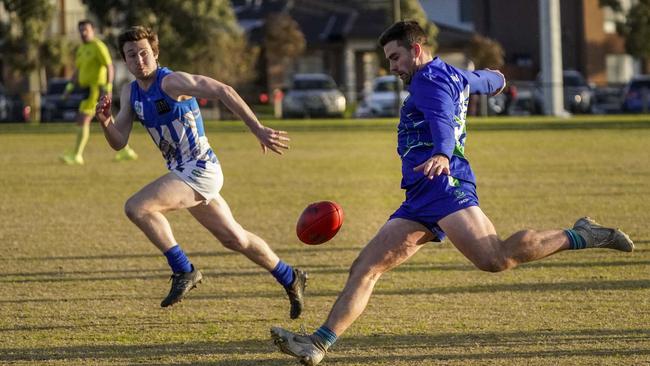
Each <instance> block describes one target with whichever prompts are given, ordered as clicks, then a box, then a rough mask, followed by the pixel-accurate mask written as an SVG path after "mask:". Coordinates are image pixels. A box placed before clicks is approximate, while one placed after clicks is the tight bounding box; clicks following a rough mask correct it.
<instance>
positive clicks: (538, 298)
mask: <svg viewBox="0 0 650 366" xmlns="http://www.w3.org/2000/svg"><path fill="white" fill-rule="evenodd" d="M346 123H348V121H343V122H322V123H319V122H306V123H304V124H303V123H302V122H293V123H291V122H276V126H278V127H283V128H286V129H288V130H289V131H290V132H292V150H291V151H290V152H289V153H288V154H286V155H285V156H283V157H277V156H263V155H261V154H260V153H259V148H258V146H257V145H256V142H255V140H254V139H253V137H252V136H251V135H250V134H246V133H242V132H241V131H243V129H242V128H241V127H239V126H240V125H235V124H231V123H218V124H217V123H210V124H208V126H207V130H208V135H209V137H210V139H211V140H210V141H211V143H212V145H213V147H214V148H215V150H216V151H217V154H218V155H219V157H220V159H221V160H222V164H223V168H224V171H225V175H226V181H225V186H224V189H223V191H222V193H223V195H224V197H225V198H226V200H227V201H228V202H229V203H230V205H231V207H232V208H233V211H234V214H235V216H236V217H237V218H238V220H239V221H240V222H241V223H242V225H244V226H245V227H246V228H248V229H249V230H251V231H253V232H256V233H258V234H259V235H260V236H262V237H264V238H266V239H267V241H268V242H269V243H270V244H271V246H272V247H273V248H275V249H276V251H277V252H278V254H279V255H280V256H281V257H282V258H283V259H284V260H285V261H287V262H289V263H292V264H296V265H298V266H301V267H304V268H306V269H307V270H308V271H309V272H310V274H311V282H310V284H309V288H308V293H307V308H306V311H305V313H304V317H303V319H301V320H299V321H291V320H289V319H288V314H287V313H288V306H287V305H288V302H287V300H286V299H285V295H284V291H283V290H282V289H281V288H280V287H279V286H278V285H277V284H276V283H275V281H274V280H273V278H272V277H271V276H270V275H268V274H267V273H265V272H264V271H263V270H261V269H259V268H257V267H255V266H254V265H253V264H252V263H250V262H248V261H247V260H245V259H244V258H243V257H242V256H239V255H235V254H233V253H230V252H228V251H227V250H225V249H224V248H223V247H221V246H220V245H219V244H218V243H217V242H216V241H215V240H214V239H213V238H212V237H211V236H210V235H209V234H208V233H207V232H206V231H204V230H203V229H202V228H201V227H200V226H199V225H198V224H197V223H196V222H195V221H193V219H192V218H191V217H190V215H188V214H187V213H185V212H178V213H172V214H170V215H169V218H170V221H171V223H172V227H173V228H174V230H175V235H176V238H177V240H178V241H179V242H180V243H181V244H182V245H183V247H184V248H185V249H186V251H188V252H189V255H190V258H191V259H192V260H193V262H194V263H195V265H197V267H199V268H201V269H202V270H203V271H204V275H205V276H206V281H205V283H204V284H202V285H201V286H200V287H199V288H198V289H197V290H195V291H194V292H192V293H191V294H190V296H189V298H188V299H187V300H186V301H184V302H183V303H181V304H180V305H178V306H175V307H173V308H171V309H161V308H160V307H159V303H160V300H161V299H162V297H163V296H164V295H165V294H166V292H167V290H168V283H167V279H168V276H169V269H168V267H167V264H166V261H165V259H164V257H163V256H162V255H160V254H159V253H158V252H157V251H156V250H155V249H154V247H153V246H152V245H151V244H150V243H148V241H147V240H146V238H145V237H144V236H143V235H142V234H141V233H140V232H139V231H138V230H137V229H136V228H135V226H133V225H132V224H131V223H130V222H128V220H127V219H126V217H125V216H124V214H123V213H122V205H123V203H124V201H125V200H126V199H127V198H128V197H129V195H130V194H132V193H133V192H135V191H136V190H137V189H139V188H140V187H141V186H143V185H144V184H146V183H147V182H148V181H150V180H151V179H153V178H155V177H157V176H159V175H161V174H163V173H164V164H163V163H162V160H161V158H160V156H159V153H158V152H157V151H156V150H155V149H154V147H153V145H152V144H151V142H150V139H149V137H148V136H147V135H145V134H144V133H143V132H142V130H141V129H138V130H137V131H136V133H135V134H134V136H133V140H132V145H133V146H134V147H135V148H136V150H137V151H138V153H139V154H140V156H141V158H140V160H138V161H136V162H132V163H113V162H112V161H110V160H111V158H112V152H111V151H110V150H109V149H108V147H107V145H106V144H105V142H104V141H103V140H102V139H103V137H102V136H101V135H100V134H99V133H97V131H95V133H93V134H92V136H91V141H90V144H89V146H88V149H87V154H86V161H87V165H86V166H83V167H67V166H62V165H60V164H59V163H58V162H57V160H56V157H57V155H58V154H59V153H60V152H62V151H63V150H64V148H65V147H67V146H69V144H71V143H72V142H73V135H72V129H71V127H70V126H67V125H65V126H64V125H49V126H48V125H46V126H41V127H40V128H38V129H30V128H27V129H26V128H23V127H20V126H1V125H0V149H1V151H2V154H0V163H1V166H2V168H1V170H0V186H1V187H2V190H1V193H0V198H1V199H0V218H1V220H2V224H1V229H0V240H1V243H2V248H3V255H2V256H1V258H0V283H1V285H2V287H1V288H2V290H3V291H2V293H3V296H2V298H1V299H0V335H1V336H2V340H3V341H2V343H1V344H0V364H21V365H82V364H83V365H86V364H93V365H96V364H101V365H126V364H129V365H131V364H156V365H178V364H193V365H261V364H263V365H288V364H293V361H292V360H290V359H289V358H287V357H285V356H284V355H282V354H279V353H278V352H276V351H275V348H274V347H273V345H272V343H271V342H270V341H269V337H268V328H269V327H270V326H271V325H281V326H286V327H289V328H292V329H298V328H299V327H300V325H301V324H304V325H305V328H306V329H307V330H311V329H313V328H315V327H317V326H319V325H320V324H321V322H322V321H323V320H324V317H325V316H326V314H327V312H328V310H329V308H330V306H331V305H332V303H333V301H334V300H335V298H336V295H337V294H338V291H340V289H341V288H342V286H343V284H344V281H345V279H346V275H347V268H348V266H349V264H350V263H351V262H352V260H353V259H354V258H355V256H356V254H357V253H358V251H359V249H360V248H361V247H362V246H363V245H364V243H365V242H366V241H367V240H369V239H370V237H371V236H372V235H373V234H374V233H375V231H376V230H377V229H378V227H379V226H380V225H381V224H382V223H383V222H384V221H385V219H386V218H387V216H388V215H389V214H390V213H391V212H392V210H394V209H395V208H396V207H397V206H398V204H399V203H400V202H401V199H402V195H403V193H402V192H401V191H400V190H399V178H400V176H399V160H398V158H397V156H396V154H395V147H394V140H395V135H394V126H393V125H392V124H391V123H390V122H386V121H367V122H351V121H350V122H349V123H348V124H346ZM470 123H471V122H470ZM490 123H493V122H489V121H488V122H487V123H486V124H484V125H482V124H481V123H477V124H476V128H475V130H472V129H471V127H470V133H469V140H468V146H467V152H468V154H469V157H470V160H471V161H472V163H473V166H474V169H475V172H476V173H477V176H478V178H479V194H480V197H481V204H482V207H483V209H484V210H485V211H486V213H488V215H489V216H490V217H491V218H492V219H493V221H494V223H495V225H496V227H497V228H498V229H499V231H500V232H501V233H502V235H503V236H506V235H509V234H510V233H512V232H514V231H516V230H518V229H520V228H524V227H529V228H562V227H568V226H571V225H572V223H573V221H574V220H575V219H576V218H577V217H579V216H582V215H585V214H589V215H591V216H593V217H595V218H597V219H598V220H600V221H602V222H604V223H607V224H611V225H618V226H620V227H621V228H623V230H625V231H626V232H628V233H629V234H630V236H631V237H632V238H633V239H634V240H635V242H636V244H637V251H636V252H635V253H632V254H622V253H617V252H613V251H607V250H587V251H579V252H567V253H561V254H559V255H557V256H554V257H551V258H549V259H547V260H545V261H541V262H537V263H532V264H528V265H524V266H522V267H520V268H518V269H516V270H513V271H508V272H505V273H500V274H488V273H483V272H480V271H478V270H476V269H474V268H473V267H472V266H471V265H470V264H469V262H468V261H467V260H466V259H465V258H463V257H462V256H461V255H460V254H459V253H458V252H457V251H456V250H455V249H454V248H453V247H452V246H451V245H450V244H449V243H443V244H441V245H434V244H432V245H430V246H429V247H428V248H425V249H423V250H422V251H420V253H418V255H416V256H415V257H414V258H413V259H412V260H411V261H410V262H408V263H406V264H404V265H403V266H401V267H400V268H398V269H397V270H395V271H393V272H391V273H388V274H386V275H385V276H384V277H383V278H382V280H381V281H380V282H379V284H378V286H377V288H376V292H375V295H374V296H373V298H372V299H371V303H370V305H369V307H368V309H367V310H366V312H365V314H364V315H363V316H362V317H361V318H360V319H359V321H358V322H357V323H355V324H354V326H353V327H352V328H351V329H350V330H349V331H348V333H346V334H345V335H344V336H343V337H342V338H341V339H340V341H339V342H338V343H337V345H336V346H335V347H334V348H333V350H332V352H331V354H330V355H329V356H328V358H327V359H326V362H325V364H326V365H415V364H417V365H513V364H514V365H637V364H643V363H649V362H650V303H649V302H650V300H649V299H650V271H649V269H650V247H649V244H650V229H649V228H648V224H647V223H648V222H650V210H649V203H648V202H649V201H648V196H649V195H650V183H649V182H650V164H649V163H648V161H650V159H649V158H650V154H649V153H648V149H647V144H648V141H650V129H648V124H647V122H644V123H642V124H639V125H636V127H635V126H631V125H625V126H623V127H622V128H616V127H621V126H618V125H616V124H611V123H608V124H603V125H601V126H600V127H598V126H596V127H594V126H592V127H591V129H580V128H577V127H576V126H573V127H570V128H569V129H555V128H544V127H543V126H544V123H547V126H548V127H553V126H551V125H550V124H552V122H540V125H538V126H536V127H535V128H536V129H520V128H521V126H519V125H517V126H514V127H513V128H511V129H509V130H506V131H497V130H495V129H494V128H490ZM481 126H482V128H481ZM539 126H542V128H540V127H539ZM322 199H331V200H335V201H337V202H339V203H340V204H341V205H342V206H343V208H344V210H345V213H346V222H345V224H344V226H343V228H342V230H341V232H340V233H339V235H338V236H337V237H336V238H335V239H334V240H333V241H331V242H329V243H327V244H325V245H322V246H314V247H310V246H304V245H301V244H299V242H298V240H297V238H296V237H295V233H294V225H295V220H296V219H297V217H298V215H299V213H300V212H301V210H302V208H303V207H304V206H305V205H306V204H307V203H309V202H311V201H316V200H322Z"/></svg>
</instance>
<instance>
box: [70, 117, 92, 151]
mask: <svg viewBox="0 0 650 366" xmlns="http://www.w3.org/2000/svg"><path fill="white" fill-rule="evenodd" d="M77 128H78V130H77V141H76V143H75V146H74V154H75V155H78V156H81V155H83V153H84V149H85V148H86V144H87V143H88V136H89V135H90V125H88V124H84V125H83V126H81V127H77Z"/></svg>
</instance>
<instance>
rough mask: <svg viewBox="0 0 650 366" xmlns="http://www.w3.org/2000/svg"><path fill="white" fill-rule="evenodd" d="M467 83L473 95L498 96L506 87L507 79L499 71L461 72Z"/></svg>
mask: <svg viewBox="0 0 650 366" xmlns="http://www.w3.org/2000/svg"><path fill="white" fill-rule="evenodd" d="M459 71H460V72H461V73H462V74H463V76H465V79H467V82H468V83H469V90H470V93H472V94H488V95H491V96H493V95H497V94H499V93H501V92H502V91H503V89H504V88H505V87H506V77H505V76H504V75H503V74H502V73H501V71H499V70H490V69H485V70H477V71H468V70H459Z"/></svg>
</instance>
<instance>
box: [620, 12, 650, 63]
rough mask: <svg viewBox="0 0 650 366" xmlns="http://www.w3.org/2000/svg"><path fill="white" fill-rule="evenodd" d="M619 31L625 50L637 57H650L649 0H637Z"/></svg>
mask: <svg viewBox="0 0 650 366" xmlns="http://www.w3.org/2000/svg"><path fill="white" fill-rule="evenodd" d="M619 32H620V33H621V35H623V37H625V50H626V52H627V53H629V54H630V55H632V56H634V57H638V58H645V59H648V58H650V42H649V41H648V40H650V0H639V1H638V2H637V3H636V4H635V5H633V6H632V7H631V8H630V10H629V11H628V12H627V16H626V20H625V22H624V23H622V24H620V26H619Z"/></svg>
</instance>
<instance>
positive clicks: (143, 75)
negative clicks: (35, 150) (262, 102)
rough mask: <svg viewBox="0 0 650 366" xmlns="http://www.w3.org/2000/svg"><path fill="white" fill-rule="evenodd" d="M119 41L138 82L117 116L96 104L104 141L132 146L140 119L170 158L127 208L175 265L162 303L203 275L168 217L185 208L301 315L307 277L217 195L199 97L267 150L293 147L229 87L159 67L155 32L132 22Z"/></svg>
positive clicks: (106, 101) (217, 169)
mask: <svg viewBox="0 0 650 366" xmlns="http://www.w3.org/2000/svg"><path fill="white" fill-rule="evenodd" d="M118 42H119V49H120V53H121V55H122V58H123V59H124V61H125V62H126V66H127V68H128V70H129V72H131V73H132V74H133V76H135V79H136V80H135V81H133V82H132V83H130V84H128V85H125V86H124V87H123V88H122V90H121V93H120V98H121V100H122V103H121V107H120V110H119V113H118V114H117V116H116V117H115V118H113V116H112V115H111V113H110V110H111V99H110V98H108V97H104V98H102V99H101V100H100V101H99V103H98V104H97V107H96V115H97V119H98V120H99V121H100V122H101V126H102V128H103V130H104V135H105V137H106V140H107V141H108V143H109V144H110V146H111V147H112V148H114V149H116V150H119V149H121V148H122V147H123V146H125V145H126V144H127V142H128V140H129V134H130V132H131V128H132V126H133V121H134V120H135V119H138V120H139V121H140V122H141V123H142V124H143V125H144V126H145V128H146V129H147V131H148V132H149V133H150V134H151V136H152V138H153V140H154V142H155V143H156V144H157V145H158V147H159V149H160V150H161V153H162V155H163V157H164V158H165V160H166V161H167V168H168V169H169V172H168V173H167V174H165V175H163V176H162V177H160V178H158V179H156V180H154V181H153V182H151V183H149V184H148V185H146V186H145V187H144V188H142V189H141V190H140V191H138V192H137V193H135V194H134V195H133V196H132V197H131V198H129V199H128V201H127V202H126V205H125V211H126V215H127V216H128V217H129V219H130V220H131V221H132V222H133V223H134V224H136V225H137V226H138V227H139V228H140V230H142V231H143V232H144V234H145V235H146V236H147V237H148V238H149V240H151V242H152V243H153V244H154V245H155V246H156V247H157V248H158V249H159V250H160V251H161V252H162V253H163V254H164V255H165V256H166V257H167V261H168V263H169V265H170V267H171V269H172V272H173V275H172V286H171V290H170V291H169V294H168V296H167V297H166V298H165V299H164V300H163V301H162V303H161V306H163V307H166V306H169V305H173V304H174V303H176V302H178V301H181V300H182V299H183V297H184V296H185V295H186V294H187V293H188V292H189V291H190V290H191V289H192V288H194V287H196V285H197V284H198V283H199V282H201V279H202V274H201V272H200V271H199V270H198V269H196V268H195V267H194V266H193V265H192V263H191V262H190V261H189V259H188V258H187V256H186V255H185V253H184V252H183V250H182V249H181V248H180V246H179V245H178V242H177V241H176V239H175V238H174V235H173V233H172V230H171V227H170V225H169V222H168V221H167V219H166V218H165V216H164V213H165V212H168V211H172V210H179V209H187V210H188V211H189V212H190V214H192V216H194V218H196V220H197V221H198V222H199V223H201V225H203V226H204V227H205V228H206V229H208V230H209V231H210V232H211V233H212V234H213V235H214V236H215V237H216V238H217V239H218V240H219V241H220V242H221V243H222V244H223V245H224V246H225V247H226V248H228V249H231V250H234V251H237V252H240V253H242V254H244V255H245V256H246V257H247V258H249V259H250V260H251V261H253V262H254V263H256V264H258V265H259V266H261V267H263V268H265V269H266V270H268V271H269V272H271V274H272V275H273V276H274V277H275V278H276V280H277V281H278V282H279V283H280V284H282V285H283V287H284V289H285V290H286V292H287V294H288V295H289V300H290V304H291V310H290V317H291V318H292V319H295V318H297V317H298V316H300V313H301V311H302V307H303V292H304V288H305V283H306V281H307V274H306V272H304V271H302V270H300V269H297V268H293V267H291V266H289V265H288V264H286V263H285V262H283V261H281V260H280V259H279V258H278V256H277V255H276V254H275V253H274V252H273V250H271V248H270V247H269V245H268V244H267V243H266V242H265V241H264V240H263V239H261V238H260V237H258V236H257V235H255V234H253V233H251V232H249V231H247V230H245V229H244V228H242V227H241V225H239V223H237V221H236V220H235V219H234V217H233V215H232V213H231V211H230V208H229V207H228V204H227V203H226V201H225V200H224V199H223V197H221V195H220V194H219V191H220V189H221V185H222V183H223V176H222V173H221V166H220V164H219V161H218V159H217V157H216V155H215V154H214V152H213V151H212V149H211V147H210V145H209V143H208V140H207V137H206V136H205V132H204V129H203V119H202V118H201V113H200V111H199V107H198V104H197V102H196V98H197V97H199V98H205V99H212V100H219V101H221V102H222V103H224V104H225V105H226V107H228V108H229V109H230V110H231V111H232V112H233V113H234V114H235V115H237V116H238V117H239V118H241V119H242V120H243V121H244V123H246V126H248V128H249V129H250V131H251V132H252V133H253V135H255V137H256V138H257V139H258V140H259V143H260V145H261V147H262V151H263V152H266V151H267V150H271V151H273V152H275V153H278V154H282V152H283V150H286V149H288V148H289V146H288V145H287V143H288V141H289V138H288V137H287V133H286V132H285V131H278V130H274V129H272V128H269V127H265V126H264V125H262V124H261V123H260V122H259V121H258V120H257V118H256V117H255V115H254V114H253V112H252V111H251V109H250V108H249V107H248V105H246V103H245V102H244V101H243V100H242V98H241V97H240V96H239V95H238V94H237V92H236V91H235V90H234V89H233V88H232V87H230V86H228V85H226V84H223V83H221V82H219V81H217V80H214V79H212V78H209V77H206V76H202V75H192V74H188V73H185V72H172V71H171V70H169V69H167V68H163V67H160V66H159V65H158V52H159V50H158V37H157V35H156V34H155V33H154V32H153V31H151V30H150V29H147V28H144V27H141V26H136V27H131V28H129V29H127V30H126V31H124V32H123V33H122V34H120V36H119V39H118Z"/></svg>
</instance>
